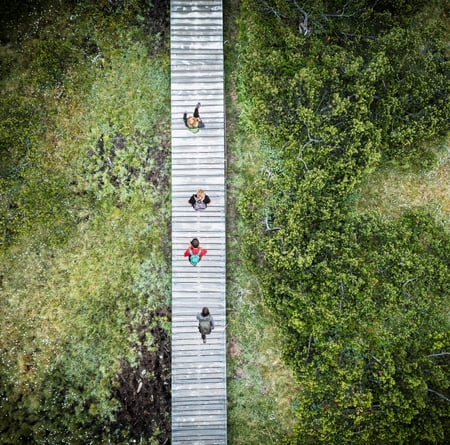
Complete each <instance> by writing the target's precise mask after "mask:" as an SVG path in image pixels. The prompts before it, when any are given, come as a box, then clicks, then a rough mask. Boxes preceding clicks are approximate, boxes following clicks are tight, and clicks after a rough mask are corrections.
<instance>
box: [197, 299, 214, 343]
mask: <svg viewBox="0 0 450 445" xmlns="http://www.w3.org/2000/svg"><path fill="white" fill-rule="evenodd" d="M197 320H198V331H199V332H200V334H201V336H202V340H203V343H206V336H207V335H209V334H211V331H212V330H213V329H214V328H215V325H214V318H213V316H212V315H211V314H210V313H209V309H208V308H207V307H204V308H203V309H202V311H201V312H200V313H199V314H197Z"/></svg>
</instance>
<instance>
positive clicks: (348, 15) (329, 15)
mask: <svg viewBox="0 0 450 445" xmlns="http://www.w3.org/2000/svg"><path fill="white" fill-rule="evenodd" d="M347 6H348V3H346V4H345V5H344V6H343V7H342V11H341V12H338V13H336V14H322V17H323V18H324V19H325V20H327V19H328V18H329V17H344V18H349V17H353V16H354V15H356V14H358V13H359V12H361V11H363V10H364V8H359V9H357V10H356V11H355V12H353V13H351V14H346V13H345V8H347Z"/></svg>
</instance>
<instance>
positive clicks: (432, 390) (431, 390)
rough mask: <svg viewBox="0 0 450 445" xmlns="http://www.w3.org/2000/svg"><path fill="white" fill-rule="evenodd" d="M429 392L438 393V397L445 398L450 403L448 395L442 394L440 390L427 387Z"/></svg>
mask: <svg viewBox="0 0 450 445" xmlns="http://www.w3.org/2000/svg"><path fill="white" fill-rule="evenodd" d="M427 391H428V392H432V393H433V394H436V395H437V396H438V397H440V398H441V399H444V400H445V401H446V402H449V403H450V399H449V398H448V397H445V396H444V395H443V394H441V393H440V392H437V391H435V390H434V389H431V388H427Z"/></svg>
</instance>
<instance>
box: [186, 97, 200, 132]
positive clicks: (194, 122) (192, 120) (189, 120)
mask: <svg viewBox="0 0 450 445" xmlns="http://www.w3.org/2000/svg"><path fill="white" fill-rule="evenodd" d="M200 106H201V103H200V102H198V103H197V105H196V106H195V108H194V115H193V116H189V117H188V115H187V113H184V114H183V120H184V125H186V127H187V128H189V131H191V132H192V133H198V132H199V131H200V128H205V124H204V123H203V121H202V119H201V118H200V113H199V111H198V109H199V108H200Z"/></svg>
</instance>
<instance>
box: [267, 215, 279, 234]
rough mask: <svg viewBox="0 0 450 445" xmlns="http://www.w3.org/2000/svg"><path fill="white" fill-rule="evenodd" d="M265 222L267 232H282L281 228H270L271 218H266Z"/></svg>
mask: <svg viewBox="0 0 450 445" xmlns="http://www.w3.org/2000/svg"><path fill="white" fill-rule="evenodd" d="M264 222H265V223H266V232H271V231H272V230H281V227H270V226H269V217H268V216H266V217H265V218H264Z"/></svg>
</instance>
